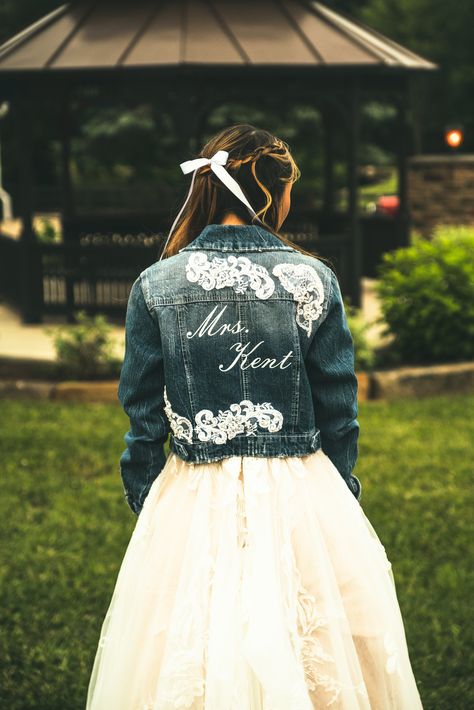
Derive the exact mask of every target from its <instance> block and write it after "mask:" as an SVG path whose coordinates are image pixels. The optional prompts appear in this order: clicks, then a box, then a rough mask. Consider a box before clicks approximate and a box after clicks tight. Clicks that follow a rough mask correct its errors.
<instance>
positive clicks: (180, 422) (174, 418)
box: [164, 387, 193, 444]
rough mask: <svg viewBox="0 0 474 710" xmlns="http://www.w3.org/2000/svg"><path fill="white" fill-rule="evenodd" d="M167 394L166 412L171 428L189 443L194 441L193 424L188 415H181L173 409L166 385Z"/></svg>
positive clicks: (177, 435)
mask: <svg viewBox="0 0 474 710" xmlns="http://www.w3.org/2000/svg"><path fill="white" fill-rule="evenodd" d="M164 396H165V407H164V410H165V414H166V416H167V417H168V419H169V422H170V427H171V430H172V432H173V434H174V436H175V437H176V438H177V439H184V441H187V442H188V444H191V443H192V440H193V425H192V423H191V422H190V421H189V419H187V418H186V417H181V416H180V415H179V414H176V412H173V410H172V409H171V403H170V401H169V399H168V397H167V394H166V387H165V389H164Z"/></svg>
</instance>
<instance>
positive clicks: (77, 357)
mask: <svg viewBox="0 0 474 710" xmlns="http://www.w3.org/2000/svg"><path fill="white" fill-rule="evenodd" d="M76 320H77V324H72V325H67V326H61V327H59V328H56V329H52V328H45V329H44V330H45V331H46V332H47V333H48V335H51V336H52V337H53V342H54V347H55V350H56V363H57V366H58V374H61V375H62V376H67V377H74V378H76V379H96V378H98V377H109V376H112V377H113V376H117V375H118V374H119V372H120V367H121V360H120V359H119V358H116V357H115V356H114V354H113V350H114V347H115V344H114V342H113V340H112V337H111V330H112V328H111V326H110V325H109V324H108V322H107V320H106V319H105V317H104V316H103V315H101V314H97V315H95V316H94V317H92V316H88V315H87V314H86V312H85V311H77V313H76Z"/></svg>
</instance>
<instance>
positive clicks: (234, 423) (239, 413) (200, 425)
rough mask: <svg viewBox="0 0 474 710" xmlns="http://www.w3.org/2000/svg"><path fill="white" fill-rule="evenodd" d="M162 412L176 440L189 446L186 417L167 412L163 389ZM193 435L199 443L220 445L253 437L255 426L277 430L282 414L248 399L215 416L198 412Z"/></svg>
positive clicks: (190, 434) (189, 425) (189, 426)
mask: <svg viewBox="0 0 474 710" xmlns="http://www.w3.org/2000/svg"><path fill="white" fill-rule="evenodd" d="M164 398H165V408H164V409H165V412H166V415H167V417H168V419H169V420H170V426H171V429H172V431H173V434H174V435H175V437H176V438H177V439H184V440H185V441H187V442H188V443H189V444H191V443H192V440H193V425H192V423H191V422H190V421H189V419H187V418H186V417H182V416H180V415H179V414H176V412H173V410H172V409H171V404H170V402H169V400H168V397H167V394H166V387H165V388H164ZM195 421H196V425H195V426H194V434H195V435H196V436H197V438H198V439H199V441H211V442H212V443H214V444H224V443H225V442H226V441H227V440H228V439H233V438H234V436H237V434H246V435H247V436H255V435H256V434H255V431H256V429H257V427H259V426H260V427H262V429H268V431H271V432H275V431H279V430H280V429H281V427H282V426H283V414H282V413H281V412H279V411H278V410H277V409H274V407H273V406H272V405H271V404H270V402H262V404H254V403H253V402H251V401H250V400H249V399H243V400H242V401H241V402H239V403H237V402H235V403H233V404H231V405H230V407H229V409H226V410H225V411H222V410H221V409H219V413H218V414H217V416H215V415H214V414H213V413H212V412H211V410H210V409H201V410H200V411H199V412H198V413H197V414H196V416H195Z"/></svg>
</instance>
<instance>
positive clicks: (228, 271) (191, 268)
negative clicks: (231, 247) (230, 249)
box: [186, 251, 275, 299]
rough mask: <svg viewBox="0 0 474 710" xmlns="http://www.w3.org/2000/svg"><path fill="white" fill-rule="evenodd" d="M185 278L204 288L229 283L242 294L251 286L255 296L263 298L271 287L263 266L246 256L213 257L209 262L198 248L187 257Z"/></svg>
mask: <svg viewBox="0 0 474 710" xmlns="http://www.w3.org/2000/svg"><path fill="white" fill-rule="evenodd" d="M186 277H187V279H188V281H192V282H196V281H197V282H198V283H199V284H200V286H202V287H203V289H205V290H206V291H211V290H212V289H214V288H224V287H225V286H231V287H232V288H233V289H234V291H235V292H236V293H245V291H247V289H248V288H251V289H252V290H253V291H255V295H256V296H257V297H258V298H263V299H264V298H269V297H270V296H271V295H272V293H273V291H274V290H275V283H274V281H273V279H272V278H271V276H270V274H269V273H268V271H267V269H266V268H265V267H264V266H262V265H261V264H254V263H253V262H252V261H251V260H250V259H249V258H248V257H246V256H234V255H231V256H227V257H220V256H215V257H213V258H212V260H211V261H209V260H208V258H207V254H205V253H204V252H200V251H199V252H197V253H196V254H191V256H190V257H189V259H188V263H187V264H186Z"/></svg>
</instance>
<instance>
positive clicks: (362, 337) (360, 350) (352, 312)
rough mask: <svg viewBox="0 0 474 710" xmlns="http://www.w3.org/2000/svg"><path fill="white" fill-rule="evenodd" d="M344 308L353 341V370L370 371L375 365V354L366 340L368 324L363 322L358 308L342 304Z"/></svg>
mask: <svg viewBox="0 0 474 710" xmlns="http://www.w3.org/2000/svg"><path fill="white" fill-rule="evenodd" d="M344 307H345V310H346V314H347V323H348V326H349V330H350V331H351V334H352V339H353V341H354V358H355V369H356V370H358V371H359V372H366V371H369V370H372V369H373V367H374V363H375V353H374V349H373V347H372V345H371V344H370V343H369V340H368V338H367V330H368V328H369V323H367V322H366V321H365V319H364V317H363V316H362V311H361V309H360V308H356V307H355V306H352V305H350V304H347V303H345V304H344Z"/></svg>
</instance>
